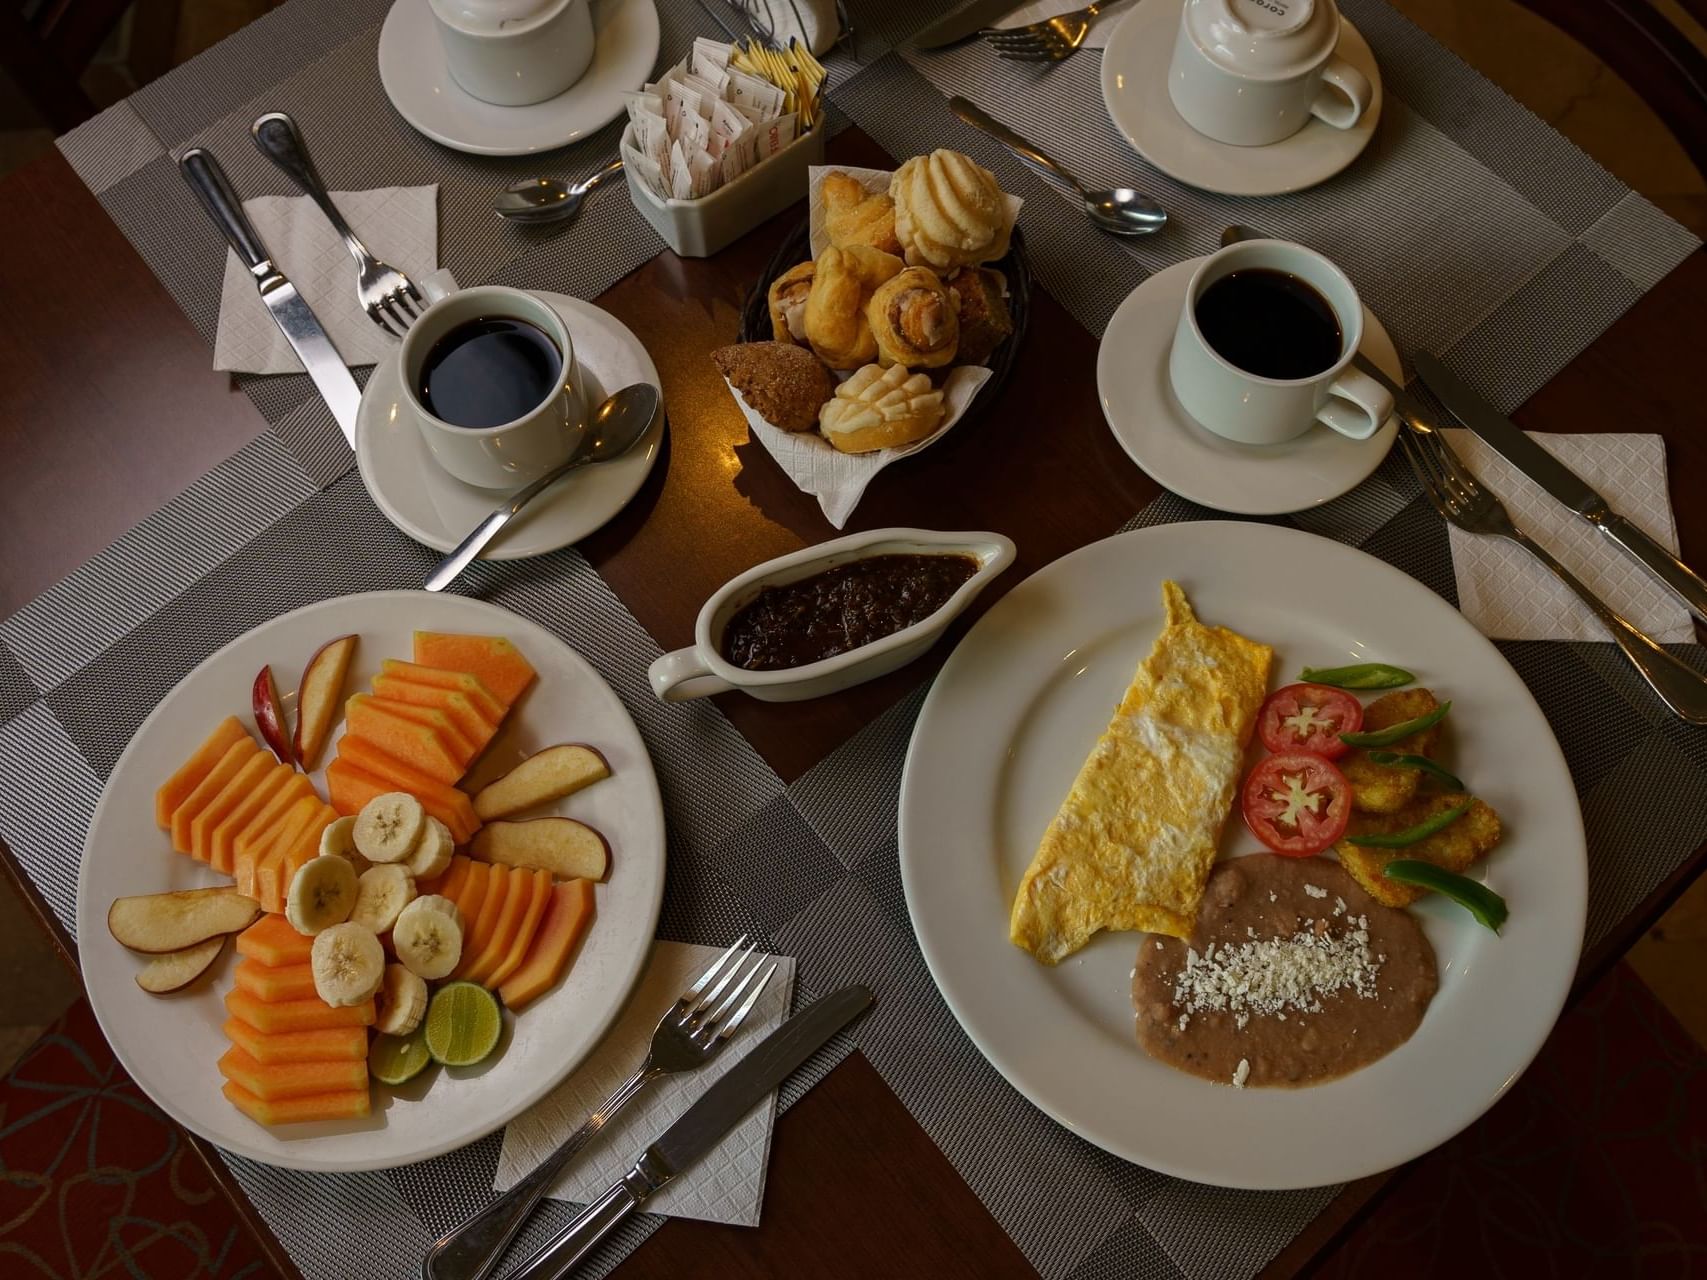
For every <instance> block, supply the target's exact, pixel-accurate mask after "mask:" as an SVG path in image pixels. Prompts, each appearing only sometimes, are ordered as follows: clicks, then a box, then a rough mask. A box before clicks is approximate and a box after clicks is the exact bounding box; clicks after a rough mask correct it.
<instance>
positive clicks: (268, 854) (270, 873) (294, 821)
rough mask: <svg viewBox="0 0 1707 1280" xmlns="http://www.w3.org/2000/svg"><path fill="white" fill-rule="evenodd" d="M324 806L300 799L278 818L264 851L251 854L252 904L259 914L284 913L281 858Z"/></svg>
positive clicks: (309, 797)
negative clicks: (276, 832)
mask: <svg viewBox="0 0 1707 1280" xmlns="http://www.w3.org/2000/svg"><path fill="white" fill-rule="evenodd" d="M324 807H325V806H324V805H322V804H321V803H320V797H319V796H317V795H313V794H309V795H306V796H303V797H302V798H301V799H300V800H298V801H297V802H296V803H295V804H293V805H292V806H291V807H290V808H289V809H287V810H286V811H285V814H284V816H283V817H282V818H280V819H279V828H278V834H277V835H276V836H274V837H273V842H272V843H271V844H269V845H268V846H267V847H266V849H264V850H257V851H256V854H255V884H254V889H255V893H254V897H255V901H257V902H259V903H260V904H261V910H263V911H283V910H284V869H285V856H286V854H288V853H289V852H290V851H291V850H292V849H294V848H295V847H296V845H297V842H298V841H299V840H301V839H302V837H303V833H304V832H305V831H307V829H308V826H309V824H310V823H311V822H313V821H314V819H315V817H316V816H317V815H318V814H319V813H320V811H321V809H323V808H324Z"/></svg>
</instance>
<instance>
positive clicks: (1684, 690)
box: [1399, 420, 1707, 724]
mask: <svg viewBox="0 0 1707 1280" xmlns="http://www.w3.org/2000/svg"><path fill="white" fill-rule="evenodd" d="M1399 438H1400V440H1402V441H1403V443H1404V447H1405V456H1406V457H1407V458H1408V459H1410V463H1411V470H1413V471H1415V472H1416V475H1417V479H1418V480H1419V481H1421V482H1422V487H1423V492H1424V493H1426V494H1427V495H1428V500H1429V501H1430V502H1431V503H1433V504H1434V509H1435V510H1436V511H1438V512H1440V514H1441V515H1442V516H1444V517H1445V518H1446V519H1447V520H1448V521H1450V522H1451V523H1452V524H1455V525H1457V526H1458V527H1459V528H1460V529H1462V530H1464V531H1465V532H1466V533H1476V534H1485V535H1487V536H1489V537H1494V538H1504V539H1506V540H1507V541H1508V542H1515V543H1517V545H1518V546H1520V547H1522V548H1523V549H1524V550H1525V551H1527V552H1529V554H1530V555H1532V556H1534V557H1535V558H1536V559H1537V560H1539V561H1540V562H1541V563H1542V564H1544V565H1546V566H1547V567H1548V568H1549V569H1551V570H1552V571H1553V573H1554V574H1555V575H1556V576H1557V577H1558V579H1559V581H1561V582H1563V583H1564V584H1565V585H1566V586H1567V587H1569V588H1570V589H1571V590H1572V591H1574V592H1576V594H1577V598H1578V599H1580V600H1581V601H1582V602H1583V603H1584V604H1586V605H1587V606H1588V607H1589V610H1590V611H1591V612H1592V613H1593V614H1594V616H1595V617H1596V618H1598V619H1600V623H1601V625H1602V626H1604V627H1605V628H1606V629H1607V630H1608V631H1609V632H1611V633H1612V639H1613V640H1614V641H1615V642H1616V643H1617V645H1618V647H1619V648H1620V649H1622V650H1623V651H1624V656H1625V657H1626V658H1628V659H1630V662H1631V665H1633V666H1634V667H1635V668H1636V670H1637V671H1638V672H1639V673H1640V674H1641V676H1642V679H1644V680H1646V681H1647V682H1648V687H1649V688H1651V689H1652V690H1653V691H1654V692H1655V693H1656V694H1658V695H1659V698H1660V701H1661V702H1663V703H1665V704H1666V706H1667V707H1669V708H1671V710H1672V711H1673V712H1674V713H1676V714H1677V715H1678V716H1681V717H1682V718H1683V719H1684V720H1687V721H1688V722H1689V723H1690V724H1707V677H1704V676H1702V675H1700V674H1699V673H1698V672H1696V671H1694V670H1692V669H1691V668H1690V667H1688V666H1687V665H1685V664H1684V663H1683V662H1681V661H1679V660H1678V659H1677V658H1675V657H1673V656H1672V655H1671V654H1669V653H1667V652H1666V651H1665V650H1664V649H1662V648H1661V647H1660V645H1659V643H1658V642H1657V641H1655V640H1653V639H1652V638H1651V637H1649V636H1648V635H1646V634H1645V633H1643V632H1642V631H1640V630H1638V629H1637V628H1636V626H1635V625H1634V624H1632V623H1631V622H1629V621H1628V620H1627V619H1625V618H1624V617H1623V616H1622V615H1620V614H1619V613H1617V612H1616V611H1615V610H1614V609H1613V608H1612V607H1611V606H1610V605H1608V604H1607V603H1606V602H1605V601H1604V600H1602V599H1601V598H1600V597H1599V596H1597V595H1595V594H1594V592H1592V591H1590V590H1589V589H1588V587H1586V586H1585V585H1583V583H1582V582H1581V581H1580V580H1578V578H1577V577H1576V575H1575V574H1573V573H1572V572H1571V571H1570V570H1569V569H1567V568H1565V566H1564V565H1562V564H1560V563H1559V562H1558V561H1557V560H1555V559H1554V558H1553V557H1552V555H1551V554H1549V553H1548V552H1547V550H1546V549H1545V548H1543V547H1542V546H1540V545H1539V544H1538V543H1536V542H1535V541H1534V540H1533V539H1532V538H1530V537H1529V535H1528V534H1526V533H1524V532H1523V530H1521V529H1519V528H1518V527H1517V526H1516V525H1515V524H1513V523H1512V520H1511V516H1510V515H1508V514H1507V513H1506V509H1505V504H1504V503H1502V502H1501V501H1500V500H1499V498H1497V497H1496V496H1495V495H1494V494H1493V493H1492V492H1491V491H1490V490H1489V489H1488V488H1487V487H1486V486H1484V485H1483V484H1482V483H1481V481H1479V480H1477V479H1476V477H1475V476H1474V475H1473V474H1472V473H1471V472H1470V469H1469V468H1468V467H1466V466H1465V465H1464V463H1463V462H1462V461H1461V460H1460V459H1459V457H1458V455H1457V454H1456V453H1454V452H1453V450H1452V446H1451V445H1449V444H1447V443H1446V440H1445V439H1444V438H1443V437H1442V436H1441V434H1440V433H1439V432H1438V431H1436V430H1435V429H1434V428H1433V427H1430V426H1427V425H1425V424H1422V423H1419V422H1416V421H1415V420H1408V421H1407V429H1406V430H1404V431H1402V432H1400V434H1399Z"/></svg>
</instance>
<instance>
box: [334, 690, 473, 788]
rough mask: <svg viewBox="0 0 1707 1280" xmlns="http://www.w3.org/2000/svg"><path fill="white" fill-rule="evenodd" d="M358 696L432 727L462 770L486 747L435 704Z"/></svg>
mask: <svg viewBox="0 0 1707 1280" xmlns="http://www.w3.org/2000/svg"><path fill="white" fill-rule="evenodd" d="M356 696H357V697H358V698H366V699H368V701H369V702H371V703H372V704H373V705H374V706H376V707H378V708H380V709H381V710H382V711H387V712H389V713H390V714H392V715H394V716H402V717H403V718H404V719H405V720H413V721H414V722H415V723H416V724H424V725H427V726H429V727H430V728H432V729H433V730H435V731H436V732H437V733H438V735H439V737H440V738H441V739H442V740H443V741H444V744H445V746H447V747H448V748H450V750H451V751H452V752H453V753H454V754H455V756H456V757H457V759H459V760H460V761H461V762H462V768H463V772H464V773H466V772H467V771H468V764H469V761H471V760H473V759H474V757H475V756H477V755H479V754H480V749H481V748H482V747H483V746H485V743H484V741H482V740H480V739H477V738H476V737H475V736H474V735H473V734H471V733H467V732H465V731H464V730H463V727H462V726H461V725H460V724H458V723H457V722H456V721H455V720H453V719H451V717H450V716H449V715H447V714H446V713H445V712H444V711H442V710H441V709H440V708H438V707H422V706H417V705H416V704H415V703H413V702H395V701H393V700H392V699H390V698H382V697H380V696H379V695H378V694H377V693H372V694H368V693H362V694H357V695H356Z"/></svg>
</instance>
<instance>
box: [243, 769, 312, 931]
mask: <svg viewBox="0 0 1707 1280" xmlns="http://www.w3.org/2000/svg"><path fill="white" fill-rule="evenodd" d="M313 794H314V785H313V784H312V783H311V782H309V780H308V779H307V778H306V777H305V776H304V775H302V774H300V773H297V772H296V771H295V770H294V769H293V770H291V776H290V777H288V778H286V779H285V782H284V785H283V786H282V787H280V788H279V789H278V790H277V791H276V792H274V793H273V798H272V799H271V800H269V801H267V803H266V805H265V807H263V808H262V810H261V811H260V812H259V813H257V814H256V815H255V816H254V817H253V818H251V819H250V820H249V825H248V826H246V827H244V828H243V830H242V831H240V832H238V833H237V840H236V843H235V844H234V845H233V848H234V849H235V850H236V852H235V853H234V854H233V856H232V867H231V871H232V874H233V875H234V876H236V877H237V889H238V892H240V893H243V894H246V895H248V896H249V897H255V892H254V890H255V871H256V868H257V867H259V865H260V860H261V857H262V855H264V854H265V853H266V852H267V850H268V849H269V848H271V847H272V844H273V841H275V840H277V839H278V835H279V823H281V822H283V821H284V818H285V815H286V814H287V813H289V812H291V810H292V809H293V808H294V807H295V806H296V804H297V802H298V801H300V800H304V799H307V798H308V797H309V796H312V795H313ZM257 900H258V899H257Z"/></svg>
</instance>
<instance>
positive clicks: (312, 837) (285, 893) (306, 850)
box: [276, 804, 338, 911]
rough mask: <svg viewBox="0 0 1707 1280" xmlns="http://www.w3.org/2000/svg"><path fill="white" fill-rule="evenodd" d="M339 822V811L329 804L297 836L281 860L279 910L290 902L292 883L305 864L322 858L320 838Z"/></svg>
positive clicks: (278, 874)
mask: <svg viewBox="0 0 1707 1280" xmlns="http://www.w3.org/2000/svg"><path fill="white" fill-rule="evenodd" d="M337 820H338V811H337V810H336V809H334V808H333V807H332V806H331V805H329V804H323V805H321V806H320V811H319V812H318V813H316V814H315V815H314V816H313V817H312V818H310V819H309V820H308V825H307V826H306V827H304V828H303V829H302V830H301V831H299V832H297V833H296V836H295V838H294V839H292V841H291V842H290V844H289V845H288V846H286V848H285V850H284V853H283V855H282V856H281V857H280V859H279V865H278V870H277V873H276V874H277V876H278V891H279V910H280V911H283V910H284V908H285V903H286V902H288V901H289V900H290V882H291V881H292V880H294V879H296V873H297V872H298V871H301V870H302V865H303V863H305V862H307V861H308V860H309V859H310V858H317V857H319V856H320V837H321V835H322V834H324V832H325V830H326V828H327V827H329V826H331V825H332V824H333V823H334V822H336V821H337Z"/></svg>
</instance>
